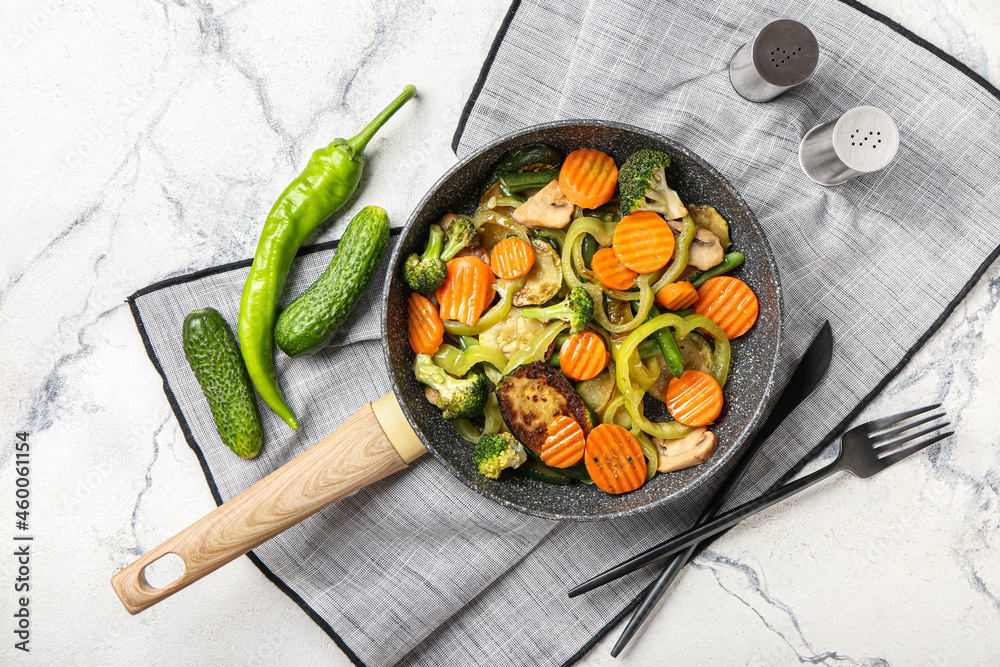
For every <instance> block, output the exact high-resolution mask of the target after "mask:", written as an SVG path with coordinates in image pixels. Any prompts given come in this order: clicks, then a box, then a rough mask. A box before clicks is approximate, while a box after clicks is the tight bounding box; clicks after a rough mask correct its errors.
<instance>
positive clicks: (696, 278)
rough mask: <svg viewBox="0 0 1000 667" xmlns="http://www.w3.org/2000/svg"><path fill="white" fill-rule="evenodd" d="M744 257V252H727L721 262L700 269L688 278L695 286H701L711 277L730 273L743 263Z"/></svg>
mask: <svg viewBox="0 0 1000 667" xmlns="http://www.w3.org/2000/svg"><path fill="white" fill-rule="evenodd" d="M744 259H745V258H744V257H743V253H741V252H731V253H728V254H726V256H725V257H723V258H722V261H721V262H719V263H718V264H716V265H715V266H713V267H712V268H710V269H706V270H704V271H699V272H698V273H696V274H694V275H693V276H691V277H690V278H688V280H689V281H690V282H691V284H692V285H694V286H695V287H701V286H702V285H704V284H705V282H706V281H707V280H708V279H709V278H714V277H715V276H721V275H722V274H723V273H729V272H730V271H732V270H733V269H735V268H736V267H737V266H739V265H740V264H742V263H743V260H744Z"/></svg>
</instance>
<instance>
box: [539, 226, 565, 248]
mask: <svg viewBox="0 0 1000 667" xmlns="http://www.w3.org/2000/svg"><path fill="white" fill-rule="evenodd" d="M531 235H532V236H533V237H536V238H539V239H542V240H544V241H546V242H548V243H549V245H553V244H554V246H553V247H555V250H556V252H562V249H563V246H564V245H566V230H563V229H547V228H544V227H543V228H542V229H533V230H531Z"/></svg>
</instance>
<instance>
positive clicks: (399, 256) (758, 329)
mask: <svg viewBox="0 0 1000 667" xmlns="http://www.w3.org/2000/svg"><path fill="white" fill-rule="evenodd" d="M538 142H543V143H548V144H552V145H553V146H556V147H557V148H560V149H562V150H563V151H564V152H566V153H568V152H569V151H572V150H574V149H577V148H597V149H599V150H602V151H604V152H605V153H608V154H609V155H611V156H612V157H613V158H614V159H615V162H616V163H618V165H621V164H622V163H623V162H624V161H625V159H626V158H627V157H628V156H629V155H631V154H632V153H633V152H635V151H636V150H639V149H640V148H654V149H657V150H661V151H664V152H666V153H667V154H668V155H670V158H671V165H670V168H669V169H668V171H667V178H668V180H669V182H670V184H671V185H672V186H673V187H674V188H675V189H676V190H677V192H678V193H679V194H680V196H681V200H682V201H684V202H690V203H704V204H711V205H713V206H715V208H716V209H718V211H719V212H720V213H721V214H722V216H723V217H724V218H725V219H726V220H728V221H729V224H730V227H731V229H732V238H733V249H734V250H739V251H740V252H742V253H743V254H744V255H746V263H745V264H744V266H743V267H741V268H740V269H738V272H737V273H736V274H735V275H737V276H738V277H739V278H740V279H741V280H743V281H745V282H746V283H747V284H749V285H750V286H751V287H752V288H753V291H754V292H755V293H756V294H757V297H758V299H759V300H760V316H759V317H758V319H757V323H756V324H755V325H754V328H753V329H751V331H750V332H749V333H748V334H747V335H745V336H743V337H741V338H739V339H737V340H736V341H734V342H733V369H732V377H731V379H730V381H729V382H728V383H727V385H726V390H725V397H726V407H725V408H724V410H723V413H722V416H721V417H720V418H719V420H718V423H717V426H714V427H713V428H712V430H713V431H714V432H715V433H716V434H717V435H718V437H719V443H720V446H719V448H718V450H717V451H716V452H715V455H714V456H712V458H711V459H709V460H708V462H707V463H705V464H703V465H700V466H696V467H694V468H688V469H687V470H683V471H679V472H675V473H669V474H665V475H657V476H656V477H654V478H653V479H652V481H650V482H649V483H648V484H646V485H645V486H643V487H642V488H641V489H639V490H638V491H634V492H632V493H626V494H622V495H620V496H610V495H608V494H606V493H604V492H602V491H601V490H600V489H597V488H596V487H594V486H592V485H587V484H573V485H571V486H552V485H549V484H544V483H542V482H535V481H532V480H528V479H524V478H521V477H515V476H512V475H504V476H502V477H501V479H499V480H490V479H486V478H484V477H483V476H482V475H480V474H478V473H477V472H476V469H475V466H473V464H472V456H471V453H470V451H469V448H470V445H469V443H467V442H466V441H465V440H462V438H460V437H459V436H458V434H457V433H456V432H455V429H454V428H453V427H452V426H451V425H450V424H449V423H448V422H447V421H446V420H444V419H442V418H441V415H440V413H439V411H438V410H437V409H436V408H434V406H432V405H430V404H429V403H428V402H427V401H426V400H425V399H424V396H423V391H422V385H420V384H419V383H418V382H417V381H416V380H415V379H414V377H413V371H412V365H413V352H412V350H410V346H409V343H408V341H407V337H406V299H407V297H408V296H409V294H410V289H409V287H407V285H406V282H405V281H404V280H403V276H402V266H403V262H404V261H405V259H406V257H407V256H408V255H409V254H410V253H412V252H418V253H419V252H422V251H423V247H424V244H425V243H426V239H427V226H428V225H430V224H431V223H433V222H436V221H437V220H438V219H440V217H441V216H442V215H443V214H444V213H447V212H448V211H455V212H458V213H470V214H471V213H472V212H473V211H474V210H475V207H476V204H477V202H478V196H479V192H480V188H481V186H482V181H483V179H484V178H485V177H486V175H487V174H488V173H489V171H490V169H492V168H493V165H494V164H495V163H496V161H497V160H498V159H499V158H500V156H501V155H503V154H504V153H505V152H507V151H508V150H510V149H511V148H515V147H517V146H522V145H525V144H531V143H538ZM384 297H385V301H386V310H385V314H386V319H385V323H384V329H383V332H382V333H383V345H384V347H385V351H386V356H387V358H388V360H389V365H390V370H391V372H392V375H393V378H394V379H395V385H396V395H397V396H398V398H399V402H400V405H402V407H403V411H404V412H405V413H406V416H407V419H409V421H410V424H411V425H412V426H413V428H414V430H415V431H416V432H417V433H418V434H421V435H422V440H423V442H424V445H425V446H426V447H427V448H428V449H429V450H430V451H431V453H433V454H434V456H435V457H437V458H438V459H439V460H440V461H441V462H442V463H444V465H445V466H446V467H447V468H448V469H449V470H451V471H452V472H453V473H454V474H455V475H456V476H457V477H458V478H459V479H461V480H462V481H463V482H465V483H466V484H468V485H469V486H470V487H472V488H473V489H475V490H476V491H478V492H479V493H481V494H483V495H484V496H486V497H488V498H493V499H494V500H497V501H499V502H502V503H504V504H505V505H508V506H510V507H513V508H515V509H519V510H523V511H525V512H529V513H531V514H538V515H542V516H547V517H552V518H556V519H577V520H580V519H602V518H611V517H614V516H620V515H623V514H630V513H632V512H639V511H642V510H646V509H649V508H651V507H656V506H658V505H663V504H666V503H669V502H671V500H674V499H677V498H679V497H680V496H682V495H684V494H687V493H690V492H691V490H692V489H694V488H695V487H697V486H698V485H699V484H701V483H702V482H703V481H704V480H707V479H708V478H709V477H710V476H711V475H712V474H713V472H715V471H716V470H718V469H719V468H720V467H721V466H722V465H723V464H724V462H725V461H727V460H728V459H729V458H730V457H732V456H733V455H734V454H735V452H736V450H738V449H739V448H740V447H741V446H742V445H743V443H744V442H745V441H746V439H747V436H748V435H749V434H750V433H752V432H753V430H754V428H755V427H756V426H757V424H758V421H759V419H760V417H761V412H762V410H763V407H764V405H765V401H766V400H767V397H768V396H769V395H770V393H771V391H772V387H773V384H774V370H775V364H776V362H777V358H778V347H779V344H780V340H781V317H782V310H781V288H780V284H779V282H778V276H777V270H776V268H775V265H774V260H773V259H772V257H771V251H770V248H769V247H768V245H767V241H766V240H765V239H764V235H763V232H762V231H761V229H760V227H759V226H758V224H757V220H756V218H754V215H753V212H751V211H750V209H749V207H747V205H746V202H744V201H743V198H742V197H740V195H739V194H737V193H736V191H735V190H733V188H732V186H730V185H729V183H728V182H726V180H725V179H724V178H723V177H722V176H721V175H719V173H718V172H717V171H715V170H714V169H712V167H710V166H708V165H707V164H706V163H705V162H704V161H703V160H702V159H701V158H699V157H698V156H696V155H694V154H692V153H691V152H690V151H688V150H686V149H685V148H683V147H681V146H679V145H677V144H675V143H673V142H671V141H670V140H669V139H667V138H665V137H662V136H659V135H657V134H654V133H652V132H648V131H646V130H642V129H639V128H637V127H631V126H628V125H620V124H617V123H608V122H603V121H559V122H554V123H546V124H544V125H536V126H534V127H531V128H528V129H526V130H523V131H521V132H517V133H516V134H513V135H510V136H507V137H503V138H502V139H499V140H498V141H496V142H494V143H493V144H491V145H490V146H487V147H486V148H484V149H483V150H481V151H479V152H478V153H476V154H474V155H472V156H470V157H468V158H466V159H465V160H463V161H462V162H460V163H459V164H457V165H455V166H454V167H452V169H451V170H449V171H448V173H446V174H445V175H444V176H442V177H441V179H440V180H439V181H438V182H437V183H436V184H435V185H434V187H432V188H431V190H430V192H428V193H427V195H426V196H425V197H424V199H423V200H422V201H421V202H420V203H419V204H418V205H417V207H416V208H415V209H414V212H413V214H412V215H411V216H410V219H409V221H408V222H407V224H406V227H405V228H404V229H403V232H402V236H401V237H400V240H399V243H397V244H396V249H395V251H394V253H393V256H392V262H391V263H390V274H389V277H388V278H387V280H386V285H385V292H384ZM659 418H660V419H664V418H667V416H666V414H663V415H661V416H659Z"/></svg>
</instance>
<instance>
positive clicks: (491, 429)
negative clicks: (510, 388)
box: [483, 392, 503, 433]
mask: <svg viewBox="0 0 1000 667" xmlns="http://www.w3.org/2000/svg"><path fill="white" fill-rule="evenodd" d="M483 415H484V416H485V417H486V422H485V424H484V425H483V433H499V432H500V429H501V428H502V427H503V415H501V414H500V403H499V402H498V401H497V395H496V394H494V393H492V392H491V393H490V395H489V396H487V397H486V406H485V407H484V408H483Z"/></svg>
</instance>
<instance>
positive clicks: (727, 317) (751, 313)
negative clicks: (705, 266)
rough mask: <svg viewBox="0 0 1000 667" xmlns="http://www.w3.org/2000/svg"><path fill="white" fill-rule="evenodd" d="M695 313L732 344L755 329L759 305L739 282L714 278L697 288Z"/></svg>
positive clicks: (724, 277) (734, 279)
mask: <svg viewBox="0 0 1000 667" xmlns="http://www.w3.org/2000/svg"><path fill="white" fill-rule="evenodd" d="M694 312H695V313H697V314H699V315H704V316H705V317H707V318H708V319H710V320H712V321H713V322H715V323H716V324H718V325H719V326H720V327H722V330H723V331H725V332H726V338H728V339H729V340H732V339H734V338H737V337H738V336H742V335H743V334H745V333H746V332H747V331H749V330H750V327H752V326H753V325H754V322H756V321H757V313H758V312H760V304H759V303H758V301H757V295H756V294H754V293H753V290H752V289H750V286H749V285H747V284H746V283H745V282H743V281H742V280H740V279H739V278H733V277H732V276H716V277H715V278H709V279H708V280H706V281H705V284H704V285H702V286H701V287H699V288H698V301H697V303H695V305H694Z"/></svg>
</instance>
